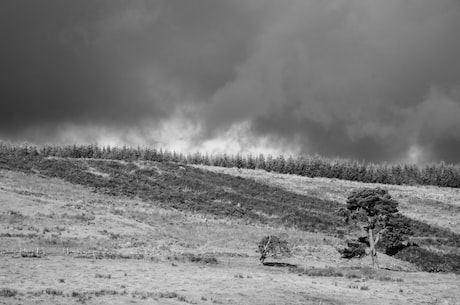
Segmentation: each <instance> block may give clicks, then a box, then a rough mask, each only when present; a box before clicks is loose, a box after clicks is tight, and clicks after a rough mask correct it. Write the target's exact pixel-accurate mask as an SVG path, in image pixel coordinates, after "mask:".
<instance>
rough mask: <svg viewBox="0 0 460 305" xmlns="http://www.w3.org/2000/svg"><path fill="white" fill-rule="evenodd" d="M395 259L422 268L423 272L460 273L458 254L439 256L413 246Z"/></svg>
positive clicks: (401, 252)
mask: <svg viewBox="0 0 460 305" xmlns="http://www.w3.org/2000/svg"><path fill="white" fill-rule="evenodd" d="M395 257H396V258H398V259H402V260H405V261H408V262H410V263H412V264H414V265H416V266H418V267H420V269H421V270H422V271H427V272H454V273H460V255H457V254H438V253H434V252H431V251H429V250H426V249H423V248H420V247H414V246H412V247H408V248H406V249H403V250H402V251H400V252H399V253H397V254H396V255H395Z"/></svg>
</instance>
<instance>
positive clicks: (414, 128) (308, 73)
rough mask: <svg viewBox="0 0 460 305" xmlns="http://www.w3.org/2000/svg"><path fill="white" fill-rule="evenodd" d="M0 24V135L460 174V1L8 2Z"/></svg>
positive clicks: (3, 4) (2, 5)
mask: <svg viewBox="0 0 460 305" xmlns="http://www.w3.org/2000/svg"><path fill="white" fill-rule="evenodd" d="M0 22H1V26H0V35H1V36H0V37H1V39H2V40H3V41H2V47H1V48H0V81H1V92H0V100H1V102H0V103H1V109H2V111H1V113H0V132H1V133H0V136H4V137H10V138H11V137H13V134H14V135H15V137H16V138H28V139H30V138H33V137H38V138H39V139H40V140H39V141H51V142H52V141H53V139H61V140H62V138H63V137H64V138H65V137H66V136H69V137H70V138H71V139H72V140H83V141H98V140H100V139H101V138H103V135H110V137H112V138H117V140H116V141H115V140H114V141H115V142H116V143H120V142H128V144H133V143H138V144H142V143H146V144H152V143H154V144H155V143H160V144H161V143H164V144H166V145H167V144H168V143H169V144H170V143H172V142H174V141H175V140H176V138H177V139H178V141H180V142H181V143H182V144H181V146H180V147H185V148H190V147H192V148H200V147H209V146H213V145H214V146H218V145H223V143H224V142H225V138H226V137H230V136H229V134H232V133H231V131H232V130H233V131H235V130H236V131H235V132H236V133H233V134H232V136H231V137H232V139H231V141H230V142H228V143H232V145H233V144H234V143H235V141H239V144H240V146H241V149H244V148H245V147H243V146H246V145H247V144H248V143H253V145H254V146H257V145H261V144H260V143H263V145H264V146H266V147H268V148H278V151H280V152H282V151H289V152H292V151H295V152H305V153H315V152H318V153H320V154H322V155H327V156H342V157H352V158H358V159H365V160H369V161H401V160H402V161H414V162H415V161H421V162H423V161H429V160H446V161H449V162H460V133H458V132H456V131H457V130H460V119H459V118H460V94H459V92H460V89H459V88H460V60H459V54H460V39H459V38H458V33H460V2H459V1H458V0H438V1H432V0H385V1H381V0H368V1H362V0H345V1H343V0H332V1H322V0H321V1H320V0H307V1H306V0H288V1H275V0H244V1H243V0H238V1H233V0H232V1H224V0H194V1H186V0H163V1H160V0H157V1H122V0H110V1H109V0H93V1H66V0H59V1H58V0H55V1H51V0H44V1H25V0H17V1H12V0H6V1H2V2H0ZM177 122H180V124H179V123H177ZM187 124H188V125H187ZM62 126H65V128H64V129H65V130H66V132H62V130H61V129H62ZM69 126H70V127H69ZM158 126H160V127H161V128H160V127H158ZM184 126H185V127H184ZM157 127H158V128H160V129H161V130H163V131H164V133H162V134H158V133H155V130H156V129H155V128H157ZM158 128H157V129H158ZM176 129H178V130H176ZM37 130H39V131H38V132H37ZM151 130H154V131H151ZM180 130H183V132H182V133H185V134H186V136H181V132H180ZM191 130H192V131H193V132H191ZM243 130H244V132H243ZM160 138H161V139H169V141H170V142H168V141H166V142H165V141H163V140H161V139H160ZM238 138H240V139H239V140H238ZM133 139H135V140H133ZM159 139H160V140H159ZM59 141H60V140H59ZM186 141H188V142H189V144H184V143H185V142H186ZM210 141H214V144H213V145H211V144H210ZM228 143H227V144H228ZM243 143H244V145H243ZM225 147H228V145H227V146H225Z"/></svg>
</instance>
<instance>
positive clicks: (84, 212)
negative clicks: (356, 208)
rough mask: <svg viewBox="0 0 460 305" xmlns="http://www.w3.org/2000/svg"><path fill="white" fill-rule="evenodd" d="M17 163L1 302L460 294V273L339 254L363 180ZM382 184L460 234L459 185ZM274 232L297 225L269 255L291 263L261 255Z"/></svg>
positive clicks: (385, 299) (7, 200) (455, 300)
mask: <svg viewBox="0 0 460 305" xmlns="http://www.w3.org/2000/svg"><path fill="white" fill-rule="evenodd" d="M8 167H9V168H8V169H4V170H0V220H1V221H0V270H2V271H1V272H0V304H1V303H5V304H37V303H42V304H62V303H67V304H81V303H86V304H127V303H132V304H371V303H376V304H450V305H452V304H460V301H459V300H460V292H459V291H458V284H459V283H460V276H459V275H456V274H452V273H426V272H420V271H418V268H417V267H416V266H414V265H411V264H410V263H408V262H403V261H400V260H397V259H394V258H392V257H388V256H385V255H383V254H380V255H379V258H380V261H381V265H382V267H383V268H385V269H382V270H373V269H370V268H368V266H370V259H369V258H364V259H362V260H351V261H349V260H344V259H341V258H340V254H339V253H338V252H337V251H336V247H337V246H342V245H343V243H344V239H343V238H340V237H339V236H338V235H337V232H336V229H337V228H341V227H342V226H343V224H342V223H341V221H340V219H337V218H335V217H334V216H333V215H332V211H333V210H334V209H335V208H336V207H338V206H340V204H343V202H344V198H345V197H346V196H347V194H348V193H349V188H350V187H354V186H360V185H362V184H358V183H356V184H351V183H350V182H343V181H337V180H336V181H328V180H324V179H321V178H319V179H309V178H298V177H294V176H283V175H273V174H268V173H262V172H258V171H249V170H243V171H238V170H237V169H222V170H225V172H223V173H222V172H219V171H221V169H217V168H209V167H206V168H204V167H203V168H201V169H195V168H191V167H183V166H180V165H177V164H163V163H154V162H143V163H132V164H130V163H124V162H106V161H95V160H92V161H90V160H58V159H46V160H39V162H30V164H29V163H27V164H26V163H23V166H17V165H14V166H12V165H11V164H9V165H8ZM12 167H14V168H12ZM3 168H7V166H6V165H5V164H4V165H3ZM209 170H212V171H209ZM301 179H304V180H301ZM387 187H388V189H389V190H390V193H391V194H392V195H393V196H394V197H395V198H396V199H398V200H399V201H400V202H401V208H402V210H403V212H404V214H405V215H407V216H411V217H413V218H415V219H418V220H420V221H426V222H427V223H430V224H432V225H435V226H436V228H438V229H436V230H441V231H436V230H435V231H436V232H438V233H439V232H447V233H446V234H448V231H442V230H446V229H448V230H450V231H452V232H455V233H458V213H456V211H457V210H456V209H458V207H459V205H458V201H457V198H458V197H456V196H459V197H460V194H458V193H456V192H455V191H454V190H451V189H441V188H430V187H421V188H418V189H417V188H416V187H397V186H387ZM436 196H438V197H436ZM419 199H420V201H419ZM414 207H417V208H418V209H417V210H414ZM433 211H435V212H436V213H438V214H439V220H435V219H433V218H434V217H432V215H433ZM411 213H412V214H411ZM290 214H293V215H297V217H296V218H292V217H290ZM430 215H431V217H430ZM307 216H308V217H307ZM449 222H450V223H449ZM268 234H276V235H286V236H288V241H289V244H290V245H291V247H292V251H293V256H292V257H290V258H285V259H281V260H274V259H269V260H268V261H269V262H282V263H285V264H289V266H291V267H290V268H288V267H276V266H275V267H273V266H272V267H271V266H263V265H261V264H260V263H259V262H258V254H257V253H256V248H257V242H258V241H259V240H260V239H261V238H262V237H264V236H265V235H268ZM443 234H444V233H443ZM449 238H452V239H453V240H455V238H456V235H455V234H453V233H451V235H449ZM428 246H430V247H433V248H437V246H436V244H432V245H428ZM455 249H456V247H453V246H452V247H450V250H452V251H454V250H455ZM444 250H445V251H447V250H448V249H444ZM444 250H443V251H444Z"/></svg>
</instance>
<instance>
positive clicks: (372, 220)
mask: <svg viewBox="0 0 460 305" xmlns="http://www.w3.org/2000/svg"><path fill="white" fill-rule="evenodd" d="M397 212H398V202H397V201H396V200H393V199H392V198H391V196H390V194H388V191H387V190H385V189H382V188H362V189H358V190H356V191H354V192H352V193H351V195H350V196H349V197H348V199H347V206H346V208H345V209H342V210H341V214H342V215H343V216H345V221H346V222H349V221H352V222H355V223H358V224H360V225H361V227H362V228H363V229H364V230H365V231H366V233H367V238H368V240H367V239H363V238H361V239H360V240H359V241H360V242H361V243H363V242H364V243H366V244H367V243H368V245H369V254H370V255H371V257H372V266H373V267H375V266H376V265H377V268H378V262H377V251H376V250H375V247H376V245H377V244H378V242H379V241H381V238H382V235H384V234H385V233H386V232H387V231H388V233H389V236H391V238H392V241H390V243H391V245H394V244H396V243H400V242H401V240H402V237H401V234H400V233H399V231H398V230H395V229H394V228H395V227H397V225H396V223H398V222H399V221H398V219H400V215H399V214H397ZM391 245H390V246H391ZM347 250H348V251H349V249H344V250H341V251H340V252H341V253H342V254H343V255H344V254H347V253H348V252H347ZM357 253H359V252H357ZM348 254H349V253H348ZM349 256H350V255H349ZM356 256H358V255H356Z"/></svg>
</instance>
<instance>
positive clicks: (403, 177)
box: [0, 143, 460, 188]
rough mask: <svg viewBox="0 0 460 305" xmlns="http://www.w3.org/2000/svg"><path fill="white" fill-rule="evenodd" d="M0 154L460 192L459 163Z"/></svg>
mask: <svg viewBox="0 0 460 305" xmlns="http://www.w3.org/2000/svg"><path fill="white" fill-rule="evenodd" d="M0 154H1V155H2V156H3V158H5V157H6V158H7V157H8V156H16V157H18V156H23V157H25V156H32V157H33V156H43V157H63V158H91V159H111V160H124V161H138V160H145V161H158V162H168V161H170V162H180V163H184V164H202V165H213V166H220V167H237V168H245V169H262V170H266V171H269V172H276V173H282V174H293V175H300V176H306V177H326V178H336V179H344V180H351V181H360V182H370V183H384V184H399V185H402V184H406V185H417V184H419V185H436V186H443V187H455V188H460V165H458V164H457V165H453V164H446V163H437V164H428V165H424V166H417V165H413V164H373V163H364V162H358V161H355V160H350V159H328V158H324V157H321V156H318V155H314V156H308V155H302V156H296V157H293V156H289V157H285V156H282V155H281V156H276V157H274V156H271V155H263V154H259V155H256V156H255V155H251V154H248V155H242V154H235V155H231V154H213V155H209V154H202V153H193V154H192V153H188V154H183V153H178V152H174V151H168V150H164V149H156V148H140V147H137V148H133V147H127V146H123V147H110V146H98V145H68V146H40V147H37V146H29V145H15V144H7V143H0Z"/></svg>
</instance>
